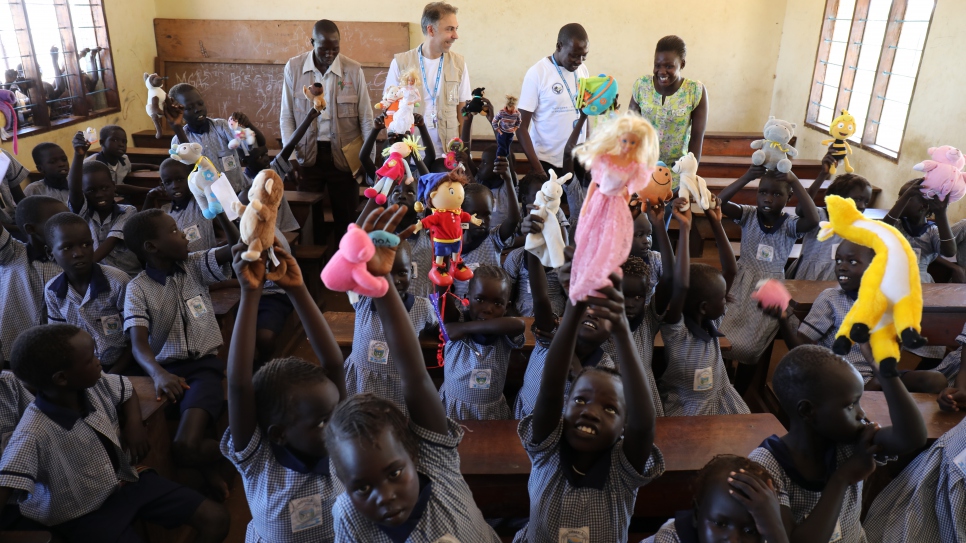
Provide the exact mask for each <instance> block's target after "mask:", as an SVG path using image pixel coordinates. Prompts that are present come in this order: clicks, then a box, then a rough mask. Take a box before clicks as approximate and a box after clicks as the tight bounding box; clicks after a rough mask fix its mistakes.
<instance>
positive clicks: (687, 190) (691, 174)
mask: <svg viewBox="0 0 966 543" xmlns="http://www.w3.org/2000/svg"><path fill="white" fill-rule="evenodd" d="M671 170H672V171H673V172H674V173H676V174H678V176H679V177H680V179H681V185H680V187H678V197H679V198H687V199H688V200H689V201H694V202H696V203H697V204H698V207H700V208H701V209H702V210H704V211H707V210H708V209H709V208H712V207H714V198H713V197H712V196H711V191H710V190H708V183H707V182H706V181H705V180H704V178H703V177H701V176H700V175H698V159H696V158H694V153H688V154H686V155H684V156H683V157H681V158H679V159H678V161H677V162H675V163H674V167H673V168H671Z"/></svg>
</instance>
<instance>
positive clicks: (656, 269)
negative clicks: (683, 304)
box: [640, 251, 664, 304]
mask: <svg viewBox="0 0 966 543" xmlns="http://www.w3.org/2000/svg"><path fill="white" fill-rule="evenodd" d="M640 258H641V260H643V261H644V277H645V279H646V280H647V294H646V296H645V297H644V303H645V304H650V303H651V299H652V297H653V296H654V289H656V288H657V284H658V283H659V282H660V281H661V276H662V275H663V274H664V262H663V260H662V258H661V253H659V252H657V251H647V253H645V254H644V256H642V257H640Z"/></svg>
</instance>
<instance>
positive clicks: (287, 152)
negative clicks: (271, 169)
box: [253, 108, 379, 164]
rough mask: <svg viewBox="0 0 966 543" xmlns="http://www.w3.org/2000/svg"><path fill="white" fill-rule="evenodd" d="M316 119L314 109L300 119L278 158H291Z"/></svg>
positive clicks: (317, 116)
mask: <svg viewBox="0 0 966 543" xmlns="http://www.w3.org/2000/svg"><path fill="white" fill-rule="evenodd" d="M318 118H319V112H318V110H316V109H315V108H311V109H309V114H308V115H306V116H305V118H304V119H302V122H301V123H300V124H299V126H298V128H296V129H295V132H294V133H293V134H292V136H291V137H289V139H288V141H286V142H285V146H284V147H282V150H281V151H279V153H278V156H279V157H281V158H282V160H286V161H287V160H288V159H289V158H290V157H291V156H292V153H294V152H295V147H296V146H297V145H298V144H299V142H300V141H302V138H303V137H305V131H306V130H308V129H309V126H311V125H312V123H314V122H315V120H316V119H318ZM253 130H254V129H253ZM376 134H379V132H378V131H377V132H376ZM369 150H370V151H372V146H370V147H369ZM367 156H368V155H367ZM369 163H370V164H371V163H372V159H371V158H370V159H369Z"/></svg>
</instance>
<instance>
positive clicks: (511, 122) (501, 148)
mask: <svg viewBox="0 0 966 543" xmlns="http://www.w3.org/2000/svg"><path fill="white" fill-rule="evenodd" d="M521 122H522V121H521V116H520V110H519V109H517V97H516V96H513V95H511V94H508V95H506V107H504V108H503V109H501V110H500V111H498V112H497V114H496V117H493V130H495V131H496V156H497V157H505V156H509V154H510V144H511V143H513V135H514V134H516V133H517V129H518V128H520V123H521Z"/></svg>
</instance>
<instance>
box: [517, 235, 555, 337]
mask: <svg viewBox="0 0 966 543" xmlns="http://www.w3.org/2000/svg"><path fill="white" fill-rule="evenodd" d="M535 218H539V217H535ZM534 222H536V221H534ZM542 226H543V225H542V224H541V227H542ZM524 255H525V256H526V261H525V262H524V265H525V266H526V267H527V275H528V276H529V277H528V280H529V281H530V293H531V294H530V295H531V297H532V298H533V327H534V328H536V329H537V330H540V331H541V332H552V331H553V329H554V327H555V326H556V324H557V323H556V317H555V316H554V313H553V304H552V303H550V294H549V293H548V292H547V272H546V270H544V269H543V264H541V263H540V259H539V258H537V257H536V256H534V255H533V254H532V253H530V252H529V251H524Z"/></svg>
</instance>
